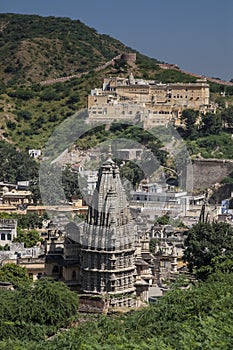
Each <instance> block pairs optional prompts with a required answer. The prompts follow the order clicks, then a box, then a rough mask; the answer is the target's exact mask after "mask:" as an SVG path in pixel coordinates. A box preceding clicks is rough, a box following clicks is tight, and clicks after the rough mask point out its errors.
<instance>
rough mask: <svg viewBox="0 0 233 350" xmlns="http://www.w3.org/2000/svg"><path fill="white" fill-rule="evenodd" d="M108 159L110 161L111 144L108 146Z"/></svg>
mask: <svg viewBox="0 0 233 350" xmlns="http://www.w3.org/2000/svg"><path fill="white" fill-rule="evenodd" d="M108 159H112V145H111V143H110V144H109V145H108Z"/></svg>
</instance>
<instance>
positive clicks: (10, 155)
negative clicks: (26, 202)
mask: <svg viewBox="0 0 233 350" xmlns="http://www.w3.org/2000/svg"><path fill="white" fill-rule="evenodd" d="M37 176H38V163H36V162H35V160H33V159H32V158H30V156H29V155H28V154H26V153H24V152H19V151H17V150H16V149H15V147H14V146H12V145H10V144H8V143H6V142H4V141H0V179H1V180H2V181H6V182H11V183H16V182H17V181H22V180H32V179H34V178H36V177H37Z"/></svg>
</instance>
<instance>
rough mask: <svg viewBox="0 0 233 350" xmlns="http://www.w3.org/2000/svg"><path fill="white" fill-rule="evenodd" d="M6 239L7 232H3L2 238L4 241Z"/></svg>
mask: <svg viewBox="0 0 233 350" xmlns="http://www.w3.org/2000/svg"><path fill="white" fill-rule="evenodd" d="M5 239H6V235H5V233H2V234H1V240H2V241H5Z"/></svg>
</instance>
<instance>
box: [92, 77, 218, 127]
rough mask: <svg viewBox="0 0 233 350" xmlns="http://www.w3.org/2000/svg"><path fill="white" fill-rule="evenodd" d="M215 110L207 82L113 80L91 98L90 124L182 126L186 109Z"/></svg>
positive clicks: (117, 78) (95, 90)
mask: <svg viewBox="0 0 233 350" xmlns="http://www.w3.org/2000/svg"><path fill="white" fill-rule="evenodd" d="M187 108H191V109H195V110H199V111H200V112H203V113H206V112H207V111H215V107H214V105H213V104H212V103H211V102H210V92H209V84H208V83H207V81H206V79H197V81H196V82H193V83H169V84H162V83H158V82H156V81H152V80H143V79H134V77H133V75H132V74H130V76H129V78H121V77H113V78H106V79H104V83H103V87H102V89H94V90H92V91H91V94H90V95H89V96H88V114H89V118H88V122H89V123H94V122H96V121H97V122H99V121H103V122H112V121H114V120H117V121H120V120H122V121H123V120H127V121H130V122H138V121H140V122H143V124H144V128H146V129H148V128H152V127H155V126H158V125H167V124H168V123H169V122H173V123H176V124H177V123H179V117H180V115H181V113H182V111H183V110H184V109H187Z"/></svg>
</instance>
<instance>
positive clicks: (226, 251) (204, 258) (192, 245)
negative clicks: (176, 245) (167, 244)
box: [184, 222, 233, 278]
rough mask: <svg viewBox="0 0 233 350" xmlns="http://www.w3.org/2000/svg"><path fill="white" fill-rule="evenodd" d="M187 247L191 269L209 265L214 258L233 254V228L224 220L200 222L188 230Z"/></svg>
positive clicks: (185, 255)
mask: <svg viewBox="0 0 233 350" xmlns="http://www.w3.org/2000/svg"><path fill="white" fill-rule="evenodd" d="M185 247H186V248H185V251H184V260H185V261H187V262H188V267H189V269H190V271H193V270H194V269H197V270H198V269H200V268H203V267H206V266H209V265H210V264H211V262H212V259H214V258H216V257H218V256H229V255H232V254H233V228H232V227H231V226H230V225H229V224H226V223H222V222H219V223H215V222H214V223H198V224H196V225H194V226H193V227H192V228H191V229H190V230H189V231H188V235H187V238H186V240H185ZM202 271H203V270H202ZM205 277H206V275H205V274H203V276H202V278H205Z"/></svg>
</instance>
